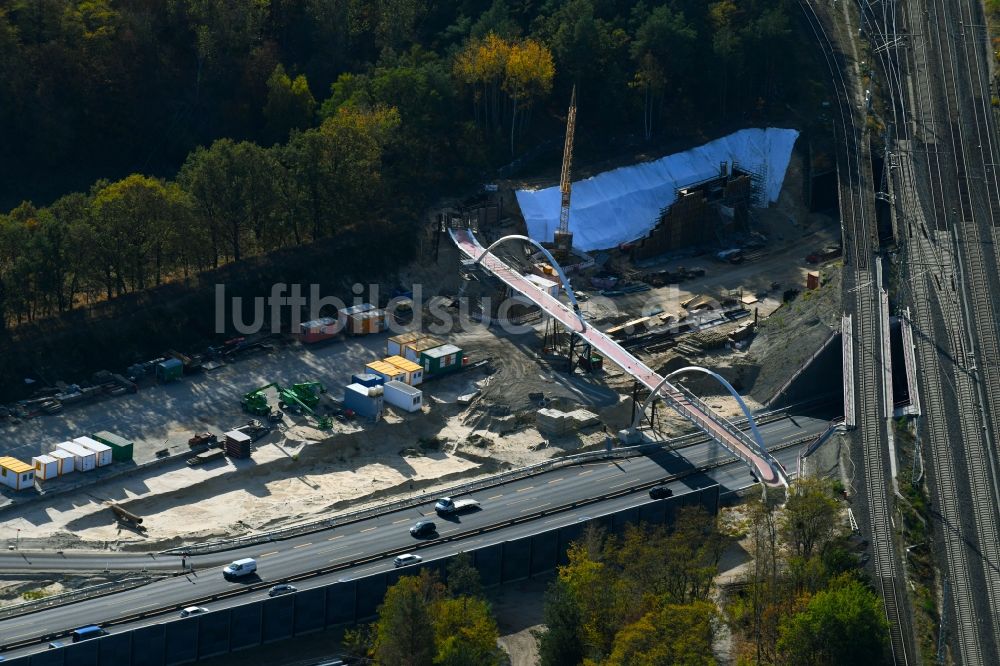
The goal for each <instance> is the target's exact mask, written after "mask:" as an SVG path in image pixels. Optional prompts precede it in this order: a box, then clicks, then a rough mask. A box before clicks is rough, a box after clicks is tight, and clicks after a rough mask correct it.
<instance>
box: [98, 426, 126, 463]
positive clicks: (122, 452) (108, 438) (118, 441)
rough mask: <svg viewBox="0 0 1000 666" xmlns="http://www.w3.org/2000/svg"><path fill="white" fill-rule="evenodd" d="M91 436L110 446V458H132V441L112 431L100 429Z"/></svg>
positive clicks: (116, 459) (123, 460)
mask: <svg viewBox="0 0 1000 666" xmlns="http://www.w3.org/2000/svg"><path fill="white" fill-rule="evenodd" d="M93 438H94V439H96V440H97V441H98V442H100V443H101V444H104V445H106V446H110V447H111V459H112V460H114V461H116V462H125V461H128V460H132V442H130V441H128V440H127V439H125V438H124V437H121V436H119V435H116V434H115V433H113V432H107V431H106V430H102V431H101V432H96V433H94V434H93Z"/></svg>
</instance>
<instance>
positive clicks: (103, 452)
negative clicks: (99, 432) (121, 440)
mask: <svg viewBox="0 0 1000 666" xmlns="http://www.w3.org/2000/svg"><path fill="white" fill-rule="evenodd" d="M73 443H74V444H79V445H80V446H82V447H83V448H85V449H88V450H90V451H93V452H94V453H96V454H97V466H98V467H104V466H105V465H110V464H111V463H112V462H113V459H112V456H113V454H114V451H112V450H111V447H110V446H108V445H107V444H101V443H100V442H98V441H97V440H96V439H91V438H90V437H77V438H76V439H74V440H73Z"/></svg>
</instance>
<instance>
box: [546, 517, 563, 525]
mask: <svg viewBox="0 0 1000 666" xmlns="http://www.w3.org/2000/svg"><path fill="white" fill-rule="evenodd" d="M559 520H562V518H553V519H551V520H546V521H544V522H543V523H542V525H548V524H549V523H554V522H556V521H559Z"/></svg>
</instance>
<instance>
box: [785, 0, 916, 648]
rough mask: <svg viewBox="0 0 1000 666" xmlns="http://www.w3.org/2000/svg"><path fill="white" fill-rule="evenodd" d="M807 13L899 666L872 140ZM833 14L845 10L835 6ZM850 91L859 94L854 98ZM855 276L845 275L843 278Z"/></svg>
mask: <svg viewBox="0 0 1000 666" xmlns="http://www.w3.org/2000/svg"><path fill="white" fill-rule="evenodd" d="M799 4H800V6H801V8H802V10H803V13H804V14H805V16H806V19H807V21H808V23H809V26H810V28H811V29H812V31H813V33H814V35H815V37H816V40H817V42H818V43H819V45H820V48H821V50H822V52H823V55H824V58H825V59H826V63H827V67H828V69H829V72H830V77H831V79H832V82H833V85H834V90H835V93H836V96H837V102H838V103H837V106H838V109H839V122H837V123H835V125H836V127H835V129H836V132H837V134H838V135H839V137H838V139H839V141H838V145H841V146H843V147H844V149H843V151H842V152H840V153H838V160H837V164H838V167H837V169H838V181H839V183H840V211H841V218H842V220H843V223H842V224H843V229H842V232H843V235H844V239H843V247H844V256H845V259H846V262H845V263H848V264H850V269H851V275H850V277H851V278H853V279H845V300H846V301H849V300H851V299H853V301H854V308H853V310H854V315H853V317H852V325H853V333H854V345H855V352H854V357H855V362H856V364H857V366H858V367H857V372H855V379H856V381H857V390H856V391H855V392H854V395H855V399H856V400H858V406H857V408H856V410H855V411H856V413H857V423H858V433H859V437H860V440H861V446H862V455H863V458H864V470H865V479H864V484H865V490H866V493H865V496H866V498H867V502H868V513H869V515H868V518H869V529H870V530H871V539H870V543H871V547H872V550H873V556H874V557H873V560H874V562H873V566H874V570H875V578H876V580H877V581H878V584H879V588H880V591H881V593H882V599H883V603H884V606H885V613H886V618H887V619H888V621H889V638H890V648H891V650H892V658H893V661H894V662H895V663H896V664H907V663H909V662H910V656H909V655H910V652H911V650H912V648H911V636H912V634H911V632H910V630H909V620H908V617H909V616H908V612H907V610H906V608H905V607H904V605H905V604H906V596H905V594H903V593H902V591H901V590H902V586H901V585H900V583H899V577H898V571H899V567H898V566H897V557H898V555H897V553H896V551H895V541H894V536H893V527H892V518H891V511H892V502H891V497H890V494H889V488H890V486H891V478H889V472H888V467H889V466H888V465H887V464H886V463H885V458H884V455H885V447H884V446H883V444H884V443H885V442H886V437H887V434H886V432H885V430H884V428H885V420H884V405H885V404H887V402H886V401H888V400H891V398H890V397H889V396H887V395H883V393H884V391H885V385H884V384H883V378H884V369H885V368H886V359H885V358H884V347H883V344H882V343H881V342H880V341H881V335H882V332H883V330H884V329H883V324H882V322H881V316H880V315H881V313H880V306H881V300H882V286H881V284H878V285H876V275H875V272H876V271H875V261H877V257H876V252H877V250H878V236H877V224H876V221H875V218H874V191H873V190H870V189H869V188H872V186H873V184H872V183H871V179H870V177H868V178H866V176H868V174H869V172H870V164H868V163H867V158H866V150H865V149H866V148H867V143H866V142H867V135H866V134H865V131H864V129H863V127H861V126H859V123H858V118H857V109H858V108H859V107H861V106H862V105H863V104H864V101H863V98H861V97H860V96H859V94H858V92H859V91H857V90H856V88H855V86H854V85H853V84H852V83H849V82H848V80H847V78H846V77H845V75H844V71H845V70H846V69H847V67H848V66H850V65H851V63H856V62H857V58H856V57H854V58H850V59H848V58H846V57H845V56H844V54H842V53H841V52H840V51H839V50H838V49H837V47H836V42H835V40H834V39H833V38H831V36H830V32H829V31H828V30H827V29H826V27H825V25H824V23H823V20H822V19H821V16H820V14H819V12H817V11H816V9H815V7H814V5H813V3H812V2H811V0H800V2H799ZM833 7H834V8H838V7H839V6H838V5H836V4H834V5H833ZM852 91H854V93H853V94H852ZM848 277H849V276H847V275H845V278H848Z"/></svg>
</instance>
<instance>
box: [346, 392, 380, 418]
mask: <svg viewBox="0 0 1000 666" xmlns="http://www.w3.org/2000/svg"><path fill="white" fill-rule="evenodd" d="M344 407H346V408H347V409H350V410H352V411H354V413H355V414H357V415H358V416H362V417H364V418H368V419H376V420H377V419H378V418H379V417H380V416H381V415H382V409H383V390H382V387H381V386H362V385H361V384H348V385H347V386H346V387H345V388H344Z"/></svg>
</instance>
